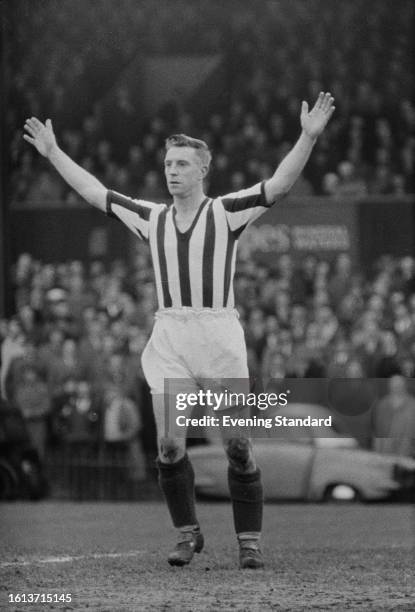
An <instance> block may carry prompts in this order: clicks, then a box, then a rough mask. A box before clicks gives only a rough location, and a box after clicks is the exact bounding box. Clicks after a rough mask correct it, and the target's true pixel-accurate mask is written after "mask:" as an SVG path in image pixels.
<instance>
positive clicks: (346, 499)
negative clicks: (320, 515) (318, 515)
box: [323, 483, 362, 504]
mask: <svg viewBox="0 0 415 612" xmlns="http://www.w3.org/2000/svg"><path fill="white" fill-rule="evenodd" d="M323 501H325V502H328V503H336V504H344V503H349V504H350V503H356V502H359V501H362V499H361V495H360V494H359V491H357V490H356V489H355V488H354V487H352V486H351V485H348V484H341V483H338V484H334V485H330V486H329V487H327V489H326V491H325V493H324V498H323Z"/></svg>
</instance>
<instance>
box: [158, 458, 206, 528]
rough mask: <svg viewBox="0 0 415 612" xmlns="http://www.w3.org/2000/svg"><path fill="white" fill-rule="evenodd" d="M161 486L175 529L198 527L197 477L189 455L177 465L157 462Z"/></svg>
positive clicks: (177, 462) (176, 463)
mask: <svg viewBox="0 0 415 612" xmlns="http://www.w3.org/2000/svg"><path fill="white" fill-rule="evenodd" d="M156 463H157V467H158V471H159V484H160V488H161V490H162V491H163V494H164V497H165V499H166V502H167V506H168V509H169V512H170V516H171V518H172V521H173V525H174V526H175V527H178V528H180V527H184V526H185V525H196V524H197V518H196V509H195V495H194V481H195V475H194V472H193V467H192V464H191V463H190V461H189V458H188V456H187V455H185V456H184V457H183V458H182V459H179V461H176V462H175V463H163V462H162V461H160V459H157V461H156Z"/></svg>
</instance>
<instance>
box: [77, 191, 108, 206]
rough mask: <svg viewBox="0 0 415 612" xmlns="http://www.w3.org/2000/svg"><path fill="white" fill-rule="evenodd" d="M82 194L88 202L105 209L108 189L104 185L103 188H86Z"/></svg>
mask: <svg viewBox="0 0 415 612" xmlns="http://www.w3.org/2000/svg"><path fill="white" fill-rule="evenodd" d="M81 195H82V197H83V198H84V200H86V201H87V202H88V204H91V205H92V206H95V208H99V209H100V210H104V211H105V208H106V199H107V190H106V189H105V188H104V187H103V188H102V189H101V188H99V189H97V188H94V189H86V190H85V191H84V192H83V193H82V194H81Z"/></svg>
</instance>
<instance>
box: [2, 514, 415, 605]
mask: <svg viewBox="0 0 415 612" xmlns="http://www.w3.org/2000/svg"><path fill="white" fill-rule="evenodd" d="M198 507H199V517H200V522H201V525H202V528H203V531H204V533H205V537H206V548H205V550H204V551H203V552H202V553H201V554H200V555H195V558H194V560H193V562H192V564H191V565H190V566H188V567H184V568H172V567H170V566H169V565H168V564H167V562H166V554H167V552H168V551H169V549H170V547H171V546H172V544H173V543H174V533H173V532H172V530H171V527H170V521H169V518H168V515H167V511H166V509H165V507H164V505H163V504H162V503H159V502H151V503H150V502H146V503H142V502H141V503H138V502H137V503H128V504H127V503H100V504H94V503H86V502H83V503H69V502H67V503H58V502H44V503H34V504H30V503H13V504H2V505H1V506H0V518H1V523H0V541H1V547H2V554H1V558H0V573H1V575H0V610H19V611H20V610H25V611H27V610H31V611H32V610H42V611H45V610H91V611H92V610H93V611H99V612H105V611H108V612H115V611H120V612H124V611H127V610H128V611H134V612H147V611H150V610H151V611H154V610H156V611H163V612H167V611H176V610H177V611H180V612H190V611H191V612H196V611H199V610H200V611H202V610H203V611H204V612H205V611H208V612H216V611H225V610H229V611H241V612H242V611H246V612H248V611H249V612H255V611H261V612H262V611H267V610H287V611H288V610H292V611H297V610H298V611H300V610H336V612H337V611H340V612H342V611H343V610H353V611H354V610H373V611H376V612H379V611H381V610H388V611H389V610H399V611H401V610H408V611H409V610H415V592H414V585H415V570H414V514H413V512H414V508H413V507H411V506H409V505H369V506H358V505H344V506H343V505H340V506H336V505H328V506H323V505H312V504H305V505H300V504H298V505H297V504H295V505H293V504H292V505H289V504H276V505H271V504H268V505H266V507H265V516H264V538H263V549H264V554H265V560H266V569H264V570H260V571H253V570H245V571H240V570H239V569H238V568H237V562H238V557H237V547H236V544H235V536H234V533H233V526H232V520H231V508H230V504H228V503H220V504H219V503H202V504H200V503H199V506H198ZM11 593H14V594H16V593H20V594H21V593H26V594H28V593H57V594H61V593H71V595H72V602H71V603H66V604H64V603H55V604H47V603H46V604H45V603H42V604H33V603H32V604H29V603H26V604H25V603H20V604H10V603H9V594H11Z"/></svg>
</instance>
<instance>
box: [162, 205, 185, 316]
mask: <svg viewBox="0 0 415 612" xmlns="http://www.w3.org/2000/svg"><path fill="white" fill-rule="evenodd" d="M164 248H165V257H166V266H167V279H168V286H169V292H170V296H171V300H172V306H173V307H174V308H180V306H183V304H182V295H181V289H180V262H179V259H178V256H177V254H178V239H177V235H176V228H175V225H174V221H173V209H172V207H170V208H169V209H168V212H167V215H166V225H165V229H164Z"/></svg>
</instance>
